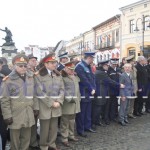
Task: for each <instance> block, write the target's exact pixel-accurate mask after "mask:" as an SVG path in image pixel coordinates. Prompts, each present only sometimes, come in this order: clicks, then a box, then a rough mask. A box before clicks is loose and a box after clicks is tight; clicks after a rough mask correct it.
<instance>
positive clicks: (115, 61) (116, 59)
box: [110, 58, 119, 65]
mask: <svg viewBox="0 0 150 150" xmlns="http://www.w3.org/2000/svg"><path fill="white" fill-rule="evenodd" d="M118 61H119V58H111V59H110V63H111V64H114V65H115V64H118Z"/></svg>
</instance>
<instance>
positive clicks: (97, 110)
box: [92, 104, 104, 125]
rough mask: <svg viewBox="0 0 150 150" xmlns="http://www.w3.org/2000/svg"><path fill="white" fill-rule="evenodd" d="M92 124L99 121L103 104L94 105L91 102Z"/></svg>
mask: <svg viewBox="0 0 150 150" xmlns="http://www.w3.org/2000/svg"><path fill="white" fill-rule="evenodd" d="M92 106H93V107H92V124H93V125H97V124H99V123H101V119H100V118H101V115H102V109H103V108H102V107H103V106H104V105H96V104H93V105H92Z"/></svg>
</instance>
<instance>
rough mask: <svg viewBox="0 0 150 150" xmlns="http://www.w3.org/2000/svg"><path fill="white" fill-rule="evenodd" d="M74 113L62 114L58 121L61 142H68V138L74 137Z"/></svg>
mask: <svg viewBox="0 0 150 150" xmlns="http://www.w3.org/2000/svg"><path fill="white" fill-rule="evenodd" d="M74 126H75V114H72V115H62V116H61V122H60V132H61V136H62V142H68V138H69V139H74Z"/></svg>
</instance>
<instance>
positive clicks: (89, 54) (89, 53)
mask: <svg viewBox="0 0 150 150" xmlns="http://www.w3.org/2000/svg"><path fill="white" fill-rule="evenodd" d="M84 56H86V57H95V52H85V53H84Z"/></svg>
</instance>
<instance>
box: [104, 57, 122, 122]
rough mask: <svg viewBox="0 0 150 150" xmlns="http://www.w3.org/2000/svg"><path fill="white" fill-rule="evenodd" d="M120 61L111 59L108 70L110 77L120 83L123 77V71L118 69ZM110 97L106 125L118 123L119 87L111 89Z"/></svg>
mask: <svg viewBox="0 0 150 150" xmlns="http://www.w3.org/2000/svg"><path fill="white" fill-rule="evenodd" d="M118 64H119V59H118V58H111V59H110V66H109V68H108V71H107V73H108V75H109V77H110V78H111V79H112V80H114V81H116V82H117V83H119V77H120V75H121V69H120V68H119V67H118ZM109 96H110V98H109V99H108V101H107V107H106V114H107V115H106V116H107V117H106V124H109V123H110V120H111V121H116V118H117V116H118V98H117V97H118V96H119V87H118V88H114V87H111V86H110V88H109Z"/></svg>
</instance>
